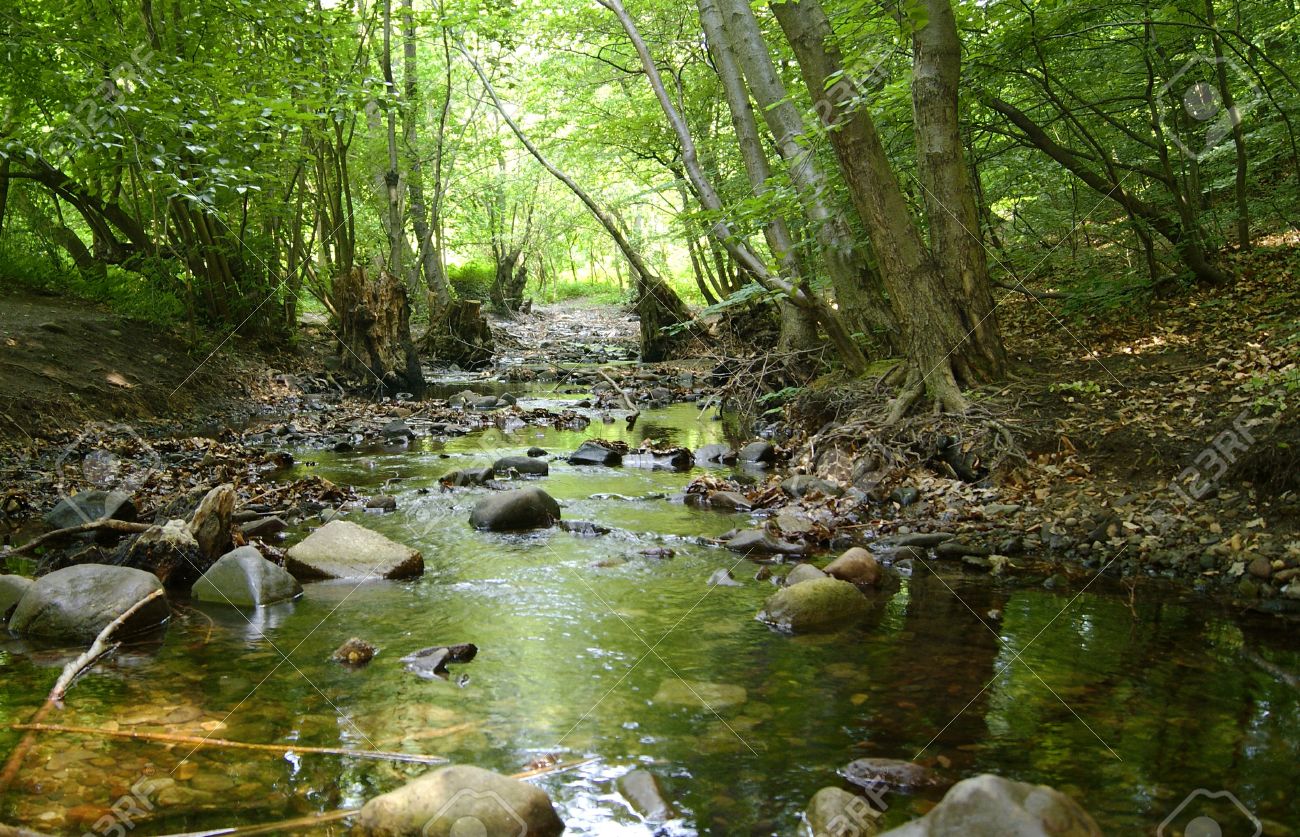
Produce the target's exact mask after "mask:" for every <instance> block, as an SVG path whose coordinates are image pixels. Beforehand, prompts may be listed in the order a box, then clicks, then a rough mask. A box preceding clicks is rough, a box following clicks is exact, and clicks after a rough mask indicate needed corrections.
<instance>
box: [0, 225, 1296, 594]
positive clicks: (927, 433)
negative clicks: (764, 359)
mask: <svg viewBox="0 0 1300 837" xmlns="http://www.w3.org/2000/svg"><path fill="white" fill-rule="evenodd" d="M1297 244H1300V241H1281V240H1279V241H1276V242H1268V243H1265V245H1264V246H1261V247H1259V248H1257V249H1256V250H1255V251H1254V252H1253V253H1251V254H1249V255H1246V256H1240V257H1237V259H1236V261H1237V264H1236V265H1235V266H1236V268H1237V270H1238V272H1239V273H1240V276H1241V279H1240V281H1239V282H1238V283H1237V284H1235V285H1234V286H1233V287H1232V288H1230V289H1206V290H1202V291H1196V292H1192V293H1190V294H1188V293H1183V292H1179V293H1178V295H1176V296H1170V297H1167V298H1163V299H1162V298H1157V299H1154V300H1150V301H1148V302H1147V303H1145V305H1146V307H1145V308H1142V309H1137V308H1135V309H1133V310H1130V311H1128V312H1126V314H1125V315H1124V316H1116V315H1111V316H1108V317H1105V318H1101V317H1094V318H1086V317H1080V316H1074V317H1070V318H1063V316H1062V314H1061V310H1060V309H1061V303H1060V302H1059V301H1058V300H1055V299H1046V300H1040V299H1036V298H1032V297H1029V296H1026V295H1024V294H1021V293H1012V292H1007V291H1000V292H999V295H1002V296H1004V297H1005V298H1004V299H1003V300H1002V302H1001V303H1000V305H999V308H998V316H999V319H1000V321H1001V326H1002V328H1003V331H1004V333H1005V334H1006V336H1007V345H1008V350H1009V353H1010V355H1011V357H1012V363H1013V371H1014V376H1013V377H1012V378H1011V379H1010V380H1009V381H1007V382H1005V383H1003V384H999V385H997V386H993V387H986V388H983V389H980V390H977V391H975V392H973V393H971V396H972V404H973V405H974V409H973V411H972V416H971V417H970V418H969V419H967V420H956V419H953V418H951V417H933V416H918V417H915V418H913V419H909V420H908V421H907V422H905V423H904V426H902V427H898V428H882V427H880V426H879V425H878V422H877V421H876V418H877V417H878V414H879V409H880V406H881V404H882V403H883V399H884V398H885V397H886V393H884V392H882V391H881V390H880V388H878V387H876V386H874V385H873V384H872V383H871V382H870V381H867V382H862V381H858V382H852V383H848V384H844V383H835V379H834V378H833V377H832V378H830V379H827V381H823V382H822V383H821V384H819V385H816V386H814V387H811V388H810V389H809V390H808V391H807V393H806V394H805V395H804V396H803V397H801V398H799V399H797V400H796V401H795V402H794V403H792V404H791V405H790V406H789V407H788V409H787V410H786V411H785V412H784V414H783V415H781V416H775V415H770V416H768V419H769V420H771V419H773V418H775V419H776V421H775V423H774V424H773V425H771V426H769V427H768V430H769V432H773V433H774V434H775V438H777V439H778V440H780V439H787V442H786V444H784V445H783V446H782V447H783V452H784V453H786V454H788V455H789V456H790V457H791V459H792V461H791V465H792V467H793V468H794V469H796V470H804V471H807V472H811V473H817V474H821V475H826V476H830V477H835V478H838V479H840V480H841V481H842V482H844V483H846V484H847V483H854V484H856V485H858V486H860V487H865V489H866V490H867V491H868V493H869V494H871V495H872V499H873V501H874V503H873V508H874V511H873V513H872V514H871V515H870V519H869V520H868V519H864V517H863V515H862V514H861V513H860V512H858V511H855V512H854V513H853V514H851V515H848V516H844V515H839V514H838V512H837V508H842V502H841V503H840V505H839V506H838V507H837V503H836V502H835V501H829V500H828V502H826V503H825V504H824V505H823V507H821V508H820V509H819V508H817V505H818V504H817V502H816V500H815V498H814V499H804V500H800V501H799V502H798V503H797V504H796V505H800V506H801V509H802V511H803V512H807V513H808V514H810V515H813V516H814V517H817V516H818V515H820V516H821V519H823V520H826V521H827V522H830V523H832V524H834V523H838V525H840V526H843V527H847V529H846V531H851V530H869V531H870V532H871V533H872V537H884V538H895V539H899V538H906V537H908V536H916V535H918V534H924V533H940V532H941V533H943V534H944V536H946V537H947V536H955V537H954V540H953V543H951V544H950V545H949V546H948V547H947V548H946V549H947V553H948V555H947V557H951V558H956V559H963V560H965V561H966V562H967V563H968V564H970V565H971V567H972V568H973V569H975V570H977V571H989V570H993V571H997V572H1002V571H1003V568H1004V567H1007V568H1014V566H1015V564H1014V562H1015V561H1017V560H1020V559H1017V558H1015V556H1016V555H1033V556H1035V558H1034V561H1032V562H1030V561H1029V560H1028V559H1025V560H1024V563H1026V564H1028V563H1034V564H1035V565H1036V570H1041V569H1042V567H1043V564H1041V563H1040V562H1039V559H1040V558H1043V557H1047V558H1048V559H1049V565H1050V566H1049V569H1048V572H1049V573H1053V572H1055V571H1054V570H1053V569H1052V567H1055V566H1057V565H1058V564H1059V566H1060V568H1061V572H1060V573H1058V574H1057V575H1056V577H1057V580H1058V581H1060V582H1062V583H1068V582H1070V580H1071V578H1072V577H1076V578H1084V577H1088V574H1089V573H1091V572H1095V571H1096V570H1097V569H1101V568H1108V567H1110V565H1111V564H1112V563H1113V564H1116V567H1115V569H1117V570H1122V571H1123V574H1125V575H1130V576H1137V575H1161V576H1169V577H1179V578H1183V579H1194V580H1195V582H1196V583H1197V584H1198V585H1200V586H1203V587H1207V588H1212V589H1218V590H1223V591H1227V592H1229V593H1231V594H1232V595H1234V596H1237V597H1241V598H1244V599H1249V600H1251V601H1252V602H1257V603H1270V602H1271V603H1272V604H1271V605H1269V606H1279V605H1288V606H1289V605H1291V604H1292V602H1290V601H1287V599H1288V598H1291V599H1294V598H1300V596H1297V595H1296V594H1300V583H1290V582H1291V579H1292V578H1295V577H1297V576H1300V534H1298V532H1297V530H1298V526H1297V524H1298V523H1300V501H1298V500H1297V498H1296V494H1295V492H1294V490H1293V489H1295V488H1297V487H1298V480H1300V478H1297V476H1296V474H1297V471H1296V469H1295V467H1294V466H1295V464H1296V459H1297V451H1300V426H1298V423H1297V422H1296V421H1295V420H1294V418H1293V415H1294V412H1295V410H1294V409H1293V405H1290V404H1288V403H1286V400H1287V398H1288V395H1290V394H1292V390H1293V389H1295V388H1297V386H1298V385H1297V383H1296V382H1295V381H1296V379H1295V376H1296V375H1297V374H1298V373H1297V371H1296V370H1297V349H1296V346H1297V343H1296V340H1297V339H1298V335H1300V318H1297V315H1296V312H1297V311H1300V289H1298V288H1297V287H1296V285H1295V283H1294V274H1295V272H1296V269H1297V261H1298V259H1300V257H1298V255H1297V254H1298V253H1300V250H1297V249H1296V245H1297ZM493 328H494V331H495V333H496V335H497V337H498V340H499V350H500V352H501V353H502V355H503V356H504V359H505V362H504V363H501V364H500V365H499V366H498V368H497V369H496V370H495V371H494V372H493V373H491V374H492V376H493V377H495V378H496V379H499V380H509V381H517V380H526V379H527V378H528V377H530V376H531V375H532V374H535V373H534V372H531V371H529V370H530V369H536V367H538V366H545V365H547V364H562V363H586V364H599V363H606V362H614V361H625V360H629V359H633V358H634V357H635V349H636V342H637V323H636V320H635V319H634V318H633V317H631V316H630V314H629V313H628V312H627V311H626V310H624V309H619V308H616V307H612V306H594V307H593V306H582V305H575V304H573V303H566V304H562V305H556V306H547V307H539V308H538V309H536V310H535V311H534V312H533V313H531V314H528V315H521V316H519V317H517V318H514V319H511V320H496V321H494V322H493ZM334 354H335V352H334V340H333V338H332V336H331V335H330V334H329V333H328V329H327V328H326V327H325V326H323V325H321V324H308V325H306V326H305V327H304V329H303V332H302V334H301V335H300V339H299V341H298V346H297V349H296V351H295V352H294V353H293V354H284V355H279V356H267V355H264V354H261V353H259V352H257V351H256V350H252V349H250V348H249V347H248V346H246V345H245V344H244V343H243V342H242V341H241V339H240V338H235V339H232V340H228V341H226V342H224V343H222V344H220V345H217V346H216V347H215V348H205V349H203V350H202V351H196V350H194V349H192V348H190V347H189V346H188V345H187V343H186V341H185V340H184V339H183V338H182V337H181V336H179V335H170V334H167V333H165V332H162V331H161V330H158V329H156V328H153V327H151V326H148V325H145V324H141V323H138V322H132V321H128V320H124V319H122V318H120V317H118V316H116V315H114V314H112V313H111V312H108V311H106V310H104V309H102V308H100V307H97V306H93V305H89V304H86V303H81V302H76V301H69V300H60V299H53V298H48V297H31V296H7V297H4V298H3V300H2V301H0V453H2V454H3V455H0V460H4V459H9V460H10V462H11V463H12V462H13V461H14V460H15V459H16V458H17V457H16V456H14V455H11V454H14V453H15V452H21V453H22V458H23V459H25V460H26V461H27V463H28V465H31V466H33V467H35V465H36V464H37V463H40V462H43V461H47V460H49V459H50V457H51V456H52V455H53V454H54V453H55V452H57V450H58V449H59V448H60V447H61V446H62V447H66V446H67V445H68V444H70V443H71V442H72V441H73V440H74V439H75V437H76V436H77V434H78V433H84V430H83V428H84V427H85V426H86V422H106V423H113V422H130V423H132V424H133V425H134V426H137V427H139V428H140V429H141V432H142V433H144V434H145V435H147V436H149V437H150V438H154V437H161V436H166V435H171V436H186V435H194V436H200V437H201V436H209V437H216V438H220V439H222V440H223V441H231V442H234V443H236V444H238V443H239V442H238V440H239V438H240V437H241V436H251V435H254V434H256V432H257V431H258V428H256V427H254V428H249V429H247V430H245V426H246V424H247V422H248V419H249V418H250V417H251V416H255V415H256V414H258V413H261V414H264V415H267V416H278V417H283V416H286V415H287V416H294V414H295V412H297V411H298V410H299V408H300V406H301V405H302V403H303V401H304V398H305V393H308V392H312V391H315V392H328V391H329V390H330V389H331V388H335V387H337V383H336V382H335V381H334V379H333V377H332V376H331V375H330V374H329V372H328V370H329V368H330V360H329V359H330V358H331V357H332V356H333V355H334ZM707 366H708V363H705V362H703V361H702V360H701V359H695V360H694V361H686V362H684V363H679V364H669V365H666V366H665V367H664V368H661V369H659V370H656V375H648V374H647V375H645V376H641V375H634V374H633V370H631V369H625V370H622V374H623V375H624V378H623V379H624V381H625V382H627V383H626V386H627V388H628V389H629V390H634V389H635V390H636V391H637V392H639V393H640V394H642V395H648V393H649V391H650V389H651V388H652V387H655V386H661V387H663V386H666V387H668V388H670V389H675V391H674V394H673V397H674V399H678V400H679V399H684V398H691V399H695V398H701V397H704V398H707V397H709V395H710V394H712V393H713V392H714V391H715V390H714V388H712V387H710V386H708V385H707V383H706V382H705V381H704V380H703V379H702V378H701V376H700V374H699V373H700V372H701V371H705V369H704V367H707ZM322 370H325V371H322ZM683 372H694V373H695V377H694V380H695V383H694V385H693V386H676V385H675V384H674V383H673V381H674V380H677V377H676V376H678V375H680V374H681V373H683ZM474 377H475V376H472V375H466V380H472V379H473V378H474ZM828 381H829V383H828ZM745 387H748V389H749V390H753V389H754V387H753V384H752V382H750V383H749V384H746V383H745V382H736V381H733V382H732V384H731V387H730V388H731V390H732V391H733V392H735V391H736V390H737V389H743V388H745ZM724 389H725V388H724ZM335 391H336V392H337V390H335ZM634 394H636V393H635V392H634ZM750 394H751V395H752V392H751V393H750ZM612 396H613V393H606V396H605V399H604V403H605V404H606V405H608V406H611V407H615V408H617V407H618V406H621V405H619V404H618V403H616V400H611V399H612ZM422 403H423V402H422ZM600 403H601V400H600V399H597V406H599V405H600ZM444 406H445V405H444ZM442 410H443V407H436V406H429V407H425V406H422V405H420V404H412V405H392V404H389V405H387V406H385V405H377V404H375V403H373V399H368V398H365V397H362V396H361V395H360V394H358V395H357V396H356V397H348V398H342V399H340V400H339V401H338V404H337V406H336V407H333V408H331V415H332V416H333V421H334V423H335V425H336V426H337V425H338V424H339V423H340V422H346V421H349V420H365V421H369V422H370V423H371V424H374V425H375V427H374V428H372V429H373V430H375V432H379V430H378V428H379V426H380V425H381V424H382V422H383V421H388V420H390V419H392V418H394V417H398V418H400V417H402V416H406V415H411V414H412V413H414V414H415V415H416V416H417V417H419V416H422V415H424V414H426V413H427V414H428V416H427V417H428V418H430V419H432V420H435V421H437V420H444V421H451V420H453V419H452V418H451V417H449V415H443V414H442V412H441V411H442ZM778 425H783V426H781V427H778ZM299 426H300V427H302V426H303V425H302V422H299ZM231 428H233V430H232V429H231ZM819 429H820V430H821V432H820V433H816V432H815V431H817V430H819ZM1004 429H1005V431H1007V432H1005V433H1003V432H1002V431H1003V430H1004ZM295 432H296V431H295ZM305 432H309V431H305ZM787 434H789V435H787ZM593 435H599V433H598V431H596V430H595V429H593ZM945 436H951V437H953V438H955V439H957V440H958V442H959V444H958V446H957V447H958V450H959V451H960V452H961V453H963V455H964V460H958V461H965V462H966V463H967V464H969V465H972V466H974V468H975V470H977V471H981V474H982V473H983V471H982V470H981V469H982V468H984V467H985V466H987V468H988V469H989V471H990V473H989V474H988V478H987V479H984V480H981V481H974V482H972V481H968V480H962V479H958V478H957V477H956V474H955V473H954V472H953V470H952V467H951V465H950V464H945V462H944V457H942V456H939V455H937V453H936V443H937V441H938V440H942V439H944V437H945ZM6 439H7V440H8V444H7V445H5V444H4V440H6ZM836 445H838V446H839V447H841V448H843V449H844V450H845V451H846V452H847V453H849V456H848V457H847V458H845V459H843V460H842V462H841V465H840V466H839V467H838V468H837V467H835V466H832V465H827V463H826V461H824V460H821V459H819V456H818V454H819V453H821V454H824V452H825V451H826V450H827V449H831V448H834V447H835V446H836ZM202 447H203V445H201V444H200V445H197V446H196V450H198V449H200V448H202ZM873 451H874V452H875V455H874V461H867V465H866V466H864V465H863V462H864V460H873V456H869V455H868V454H871V453H872V452H873ZM882 454H883V455H882ZM949 458H950V459H951V457H949ZM843 462H847V463H848V466H847V467H845V466H843V464H842V463H843ZM873 469H874V470H873ZM8 470H9V469H7V468H6V469H0V476H3V478H4V482H3V483H0V487H3V488H4V489H6V490H7V491H8V492H9V495H8V496H11V497H12V496H14V495H15V493H16V492H17V493H21V492H22V489H24V487H27V488H30V489H32V490H29V491H27V495H28V496H27V500H28V501H30V502H29V503H25V504H24V505H26V507H27V509H28V510H29V511H35V510H37V509H39V508H40V507H41V506H42V502H41V501H42V500H44V499H48V498H46V497H45V496H44V495H45V494H47V493H48V492H47V491H45V490H44V489H43V488H38V487H33V486H24V485H23V481H24V477H23V476H21V474H19V473H17V472H10V473H7V474H6V473H3V472H4V471H8ZM23 473H26V474H27V478H28V480H29V481H30V477H31V474H32V473H34V472H33V470H32V468H30V467H29V468H27V470H26V471H25V472H23ZM735 487H736V488H739V489H741V490H742V491H744V492H746V493H748V494H749V495H750V496H751V499H754V500H755V501H756V502H757V505H756V507H761V506H762V505H763V504H764V503H767V502H768V500H764V499H762V498H769V499H770V498H771V497H772V494H771V490H770V489H771V486H770V485H765V484H758V485H754V484H748V485H737V486H735ZM44 488H48V486H45V487H44ZM713 488H714V490H716V487H713ZM906 489H916V490H915V492H911V491H908V490H906ZM779 494H780V492H779V491H778V492H777V495H779ZM6 511H11V510H7V509H0V513H4V512H6ZM12 511H19V509H17V508H15V509H12ZM787 520H789V518H787ZM767 528H768V530H769V531H770V532H772V533H773V534H774V535H775V536H778V537H780V536H782V535H785V534H790V535H792V536H794V537H795V538H796V539H798V537H799V536H800V535H802V536H803V537H810V536H809V535H808V534H807V533H798V534H797V533H793V532H791V533H785V532H783V531H782V529H781V527H780V523H779V519H778V518H777V517H776V515H775V514H774V515H773V519H772V521H770V522H769V523H768V524H767ZM831 528H832V529H834V525H832V526H831ZM822 534H824V535H826V537H824V540H825V541H826V542H827V543H829V544H831V545H835V544H837V543H839V544H843V543H845V542H846V539H845V538H843V537H841V538H838V539H837V538H836V537H835V535H834V532H833V531H832V532H822ZM1004 552H1005V553H1009V554H1010V555H1011V558H1010V559H1009V561H1008V562H1003V561H1002V560H1001V556H1002V553H1004ZM990 559H992V561H990Z"/></svg>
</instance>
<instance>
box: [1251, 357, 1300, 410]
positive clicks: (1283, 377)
mask: <svg viewBox="0 0 1300 837" xmlns="http://www.w3.org/2000/svg"><path fill="white" fill-rule="evenodd" d="M1242 388H1243V389H1244V390H1246V392H1248V393H1250V394H1251V395H1253V396H1254V398H1252V400H1251V402H1250V407H1251V409H1252V410H1253V411H1254V412H1255V413H1263V412H1268V411H1277V412H1279V413H1280V412H1283V411H1285V410H1286V408H1287V406H1288V405H1289V404H1293V403H1295V397H1296V393H1297V392H1300V369H1296V368H1291V369H1283V370H1280V371H1274V372H1266V373H1264V374H1262V375H1252V376H1251V377H1250V378H1249V379H1248V380H1247V381H1246V382H1245V383H1244V384H1242Z"/></svg>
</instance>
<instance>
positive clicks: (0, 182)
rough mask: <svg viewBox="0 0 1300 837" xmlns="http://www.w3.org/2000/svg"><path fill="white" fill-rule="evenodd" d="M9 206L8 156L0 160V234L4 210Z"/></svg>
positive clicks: (2, 231)
mask: <svg viewBox="0 0 1300 837" xmlns="http://www.w3.org/2000/svg"><path fill="white" fill-rule="evenodd" d="M8 207H9V158H8V157H5V158H4V159H3V160H0V234H3V233H4V229H5V211H6V210H7V209H8Z"/></svg>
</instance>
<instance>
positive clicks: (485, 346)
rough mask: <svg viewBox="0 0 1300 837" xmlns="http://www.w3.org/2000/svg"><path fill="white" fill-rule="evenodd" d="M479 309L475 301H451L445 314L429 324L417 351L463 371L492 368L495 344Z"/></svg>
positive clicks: (481, 305) (490, 330)
mask: <svg viewBox="0 0 1300 837" xmlns="http://www.w3.org/2000/svg"><path fill="white" fill-rule="evenodd" d="M482 309H483V303H481V302H479V301H478V300H475V299H453V300H452V301H451V305H450V307H448V308H447V312H446V314H445V315H444V316H443V317H442V318H441V319H440V320H438V321H435V322H431V323H430V324H429V330H428V331H427V332H426V333H425V335H424V337H423V338H422V339H421V341H420V349H421V350H422V351H423V352H424V353H425V354H426V355H428V356H429V357H431V358H433V359H434V360H436V361H437V362H439V363H445V364H447V365H449V366H450V365H451V364H453V363H454V364H456V365H457V366H459V367H460V368H462V369H479V368H482V367H484V366H487V365H489V364H491V363H492V355H493V353H494V351H495V348H496V342H495V340H494V339H493V337H492V328H491V327H490V326H489V325H488V321H487V318H486V317H484V316H483V310H482Z"/></svg>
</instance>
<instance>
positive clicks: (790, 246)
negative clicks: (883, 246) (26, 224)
mask: <svg viewBox="0 0 1300 837" xmlns="http://www.w3.org/2000/svg"><path fill="white" fill-rule="evenodd" d="M697 5H698V6H699V10H700V24H701V26H702V27H703V29H704V37H705V39H706V40H707V41H708V45H709V53H710V55H712V56H713V66H714V68H715V69H716V70H717V72H718V78H719V79H720V80H721V82H722V89H723V91H724V92H725V94H726V97H727V105H728V108H729V110H730V111H731V125H732V128H733V129H734V130H735V132H736V142H737V144H739V146H740V156H741V158H742V160H743V161H744V164H745V172H746V173H747V174H748V175H749V185H750V187H751V189H752V190H753V192H754V194H755V195H756V196H761V195H765V194H767V193H768V192H769V191H771V185H770V184H769V183H768V181H769V180H770V179H771V176H772V172H771V169H770V167H769V165H768V160H767V152H766V151H764V150H763V140H762V138H761V137H760V136H759V133H758V123H757V121H756V120H755V119H754V108H753V107H752V106H751V105H750V102H749V93H748V91H747V90H746V89H745V81H744V79H743V78H742V77H741V72H740V65H739V62H738V61H737V60H736V54H735V48H734V45H733V44H732V42H731V40H730V39H729V38H728V37H727V33H726V30H725V28H724V24H723V17H722V13H721V11H720V9H719V6H718V0H697ZM763 236H764V238H765V239H766V240H767V249H768V250H770V251H771V253H772V257H773V258H775V259H776V262H777V264H779V265H780V266H781V272H782V273H783V274H784V275H786V276H787V277H789V278H790V280H791V281H792V282H793V283H794V284H796V285H798V286H799V287H800V288H801V289H802V290H803V292H804V293H812V291H811V290H810V289H809V287H808V284H807V280H806V279H805V278H804V272H803V268H802V267H801V266H800V264H799V258H798V254H797V250H796V248H795V244H794V238H793V237H792V236H791V235H790V227H789V225H788V224H787V223H786V220H785V218H783V217H781V216H779V215H773V216H772V217H771V218H770V219H769V220H768V222H767V223H766V224H765V225H764V226H763ZM779 310H780V312H781V337H780V340H779V345H780V347H781V349H782V350H783V351H797V350H804V349H809V348H812V347H813V346H815V345H816V344H817V321H816V319H815V318H814V319H813V320H812V323H811V327H810V326H809V322H808V317H807V316H800V311H801V309H800V308H799V307H798V306H796V305H793V304H789V303H786V304H783V305H780V306H779Z"/></svg>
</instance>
